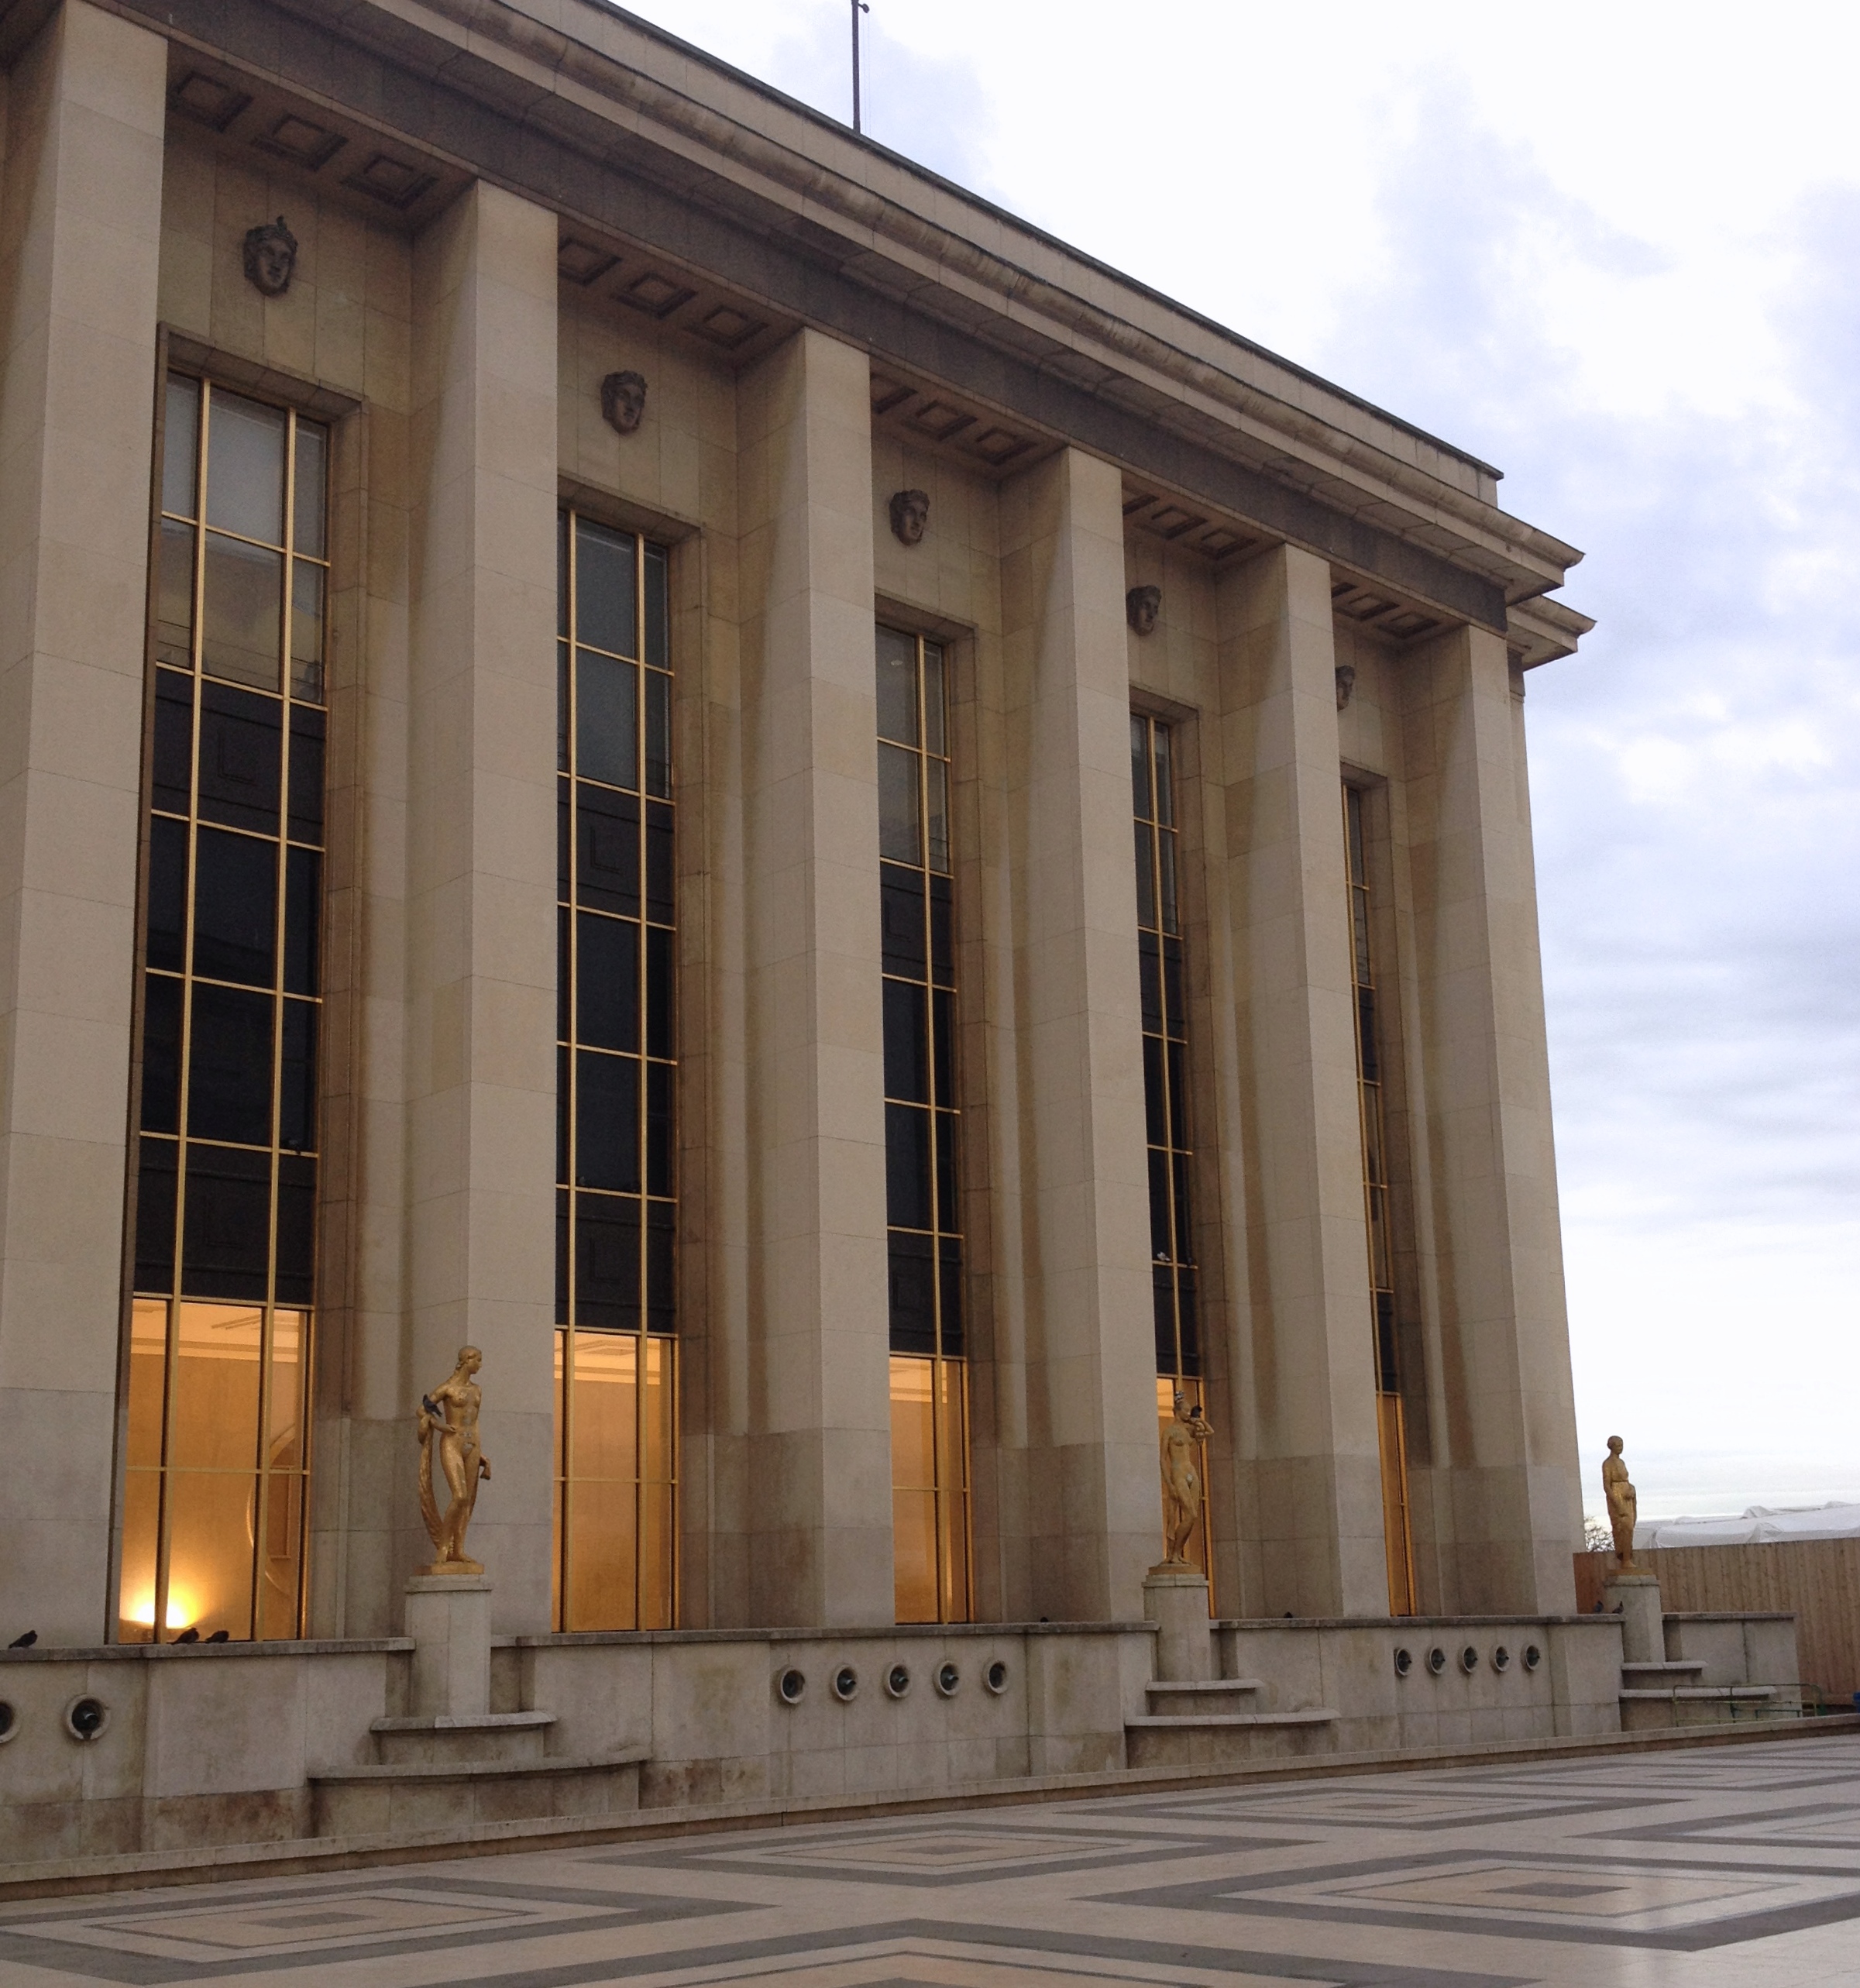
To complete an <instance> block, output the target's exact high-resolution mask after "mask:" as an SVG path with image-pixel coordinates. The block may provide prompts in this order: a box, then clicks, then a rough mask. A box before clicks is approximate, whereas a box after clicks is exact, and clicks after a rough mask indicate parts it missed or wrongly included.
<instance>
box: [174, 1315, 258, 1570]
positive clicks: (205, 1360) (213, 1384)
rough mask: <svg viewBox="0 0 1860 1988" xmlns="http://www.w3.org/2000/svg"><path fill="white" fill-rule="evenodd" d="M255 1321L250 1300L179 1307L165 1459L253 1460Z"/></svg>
mask: <svg viewBox="0 0 1860 1988" xmlns="http://www.w3.org/2000/svg"><path fill="white" fill-rule="evenodd" d="M263 1324H264V1314H263V1312H262V1311H260V1309H258V1307H257V1306H256V1305H181V1306H180V1308H179V1318H178V1321H177V1329H176V1333H175V1364H174V1407H173V1408H172V1410H171V1412H170V1418H169V1426H168V1462H169V1464H170V1467H174V1468H178V1469H188V1470H239V1471H246V1470H253V1469H255V1468H256V1466H257V1463H258V1384H259V1353H260V1340H261V1337H262V1328H263ZM241 1530H242V1531H243V1527H242V1528H241Z"/></svg>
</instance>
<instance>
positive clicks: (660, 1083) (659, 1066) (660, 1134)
mask: <svg viewBox="0 0 1860 1988" xmlns="http://www.w3.org/2000/svg"><path fill="white" fill-rule="evenodd" d="M646 1192H647V1193H648V1194H658V1195H669V1194H670V1193H671V1192H672V1066H671V1065H670V1064H669V1063H648V1065H646Z"/></svg>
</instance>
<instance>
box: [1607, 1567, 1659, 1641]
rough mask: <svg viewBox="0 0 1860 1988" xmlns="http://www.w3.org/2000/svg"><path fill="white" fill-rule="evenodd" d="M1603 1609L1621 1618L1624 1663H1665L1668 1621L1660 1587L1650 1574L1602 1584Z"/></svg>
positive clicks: (1619, 1577)
mask: <svg viewBox="0 0 1860 1988" xmlns="http://www.w3.org/2000/svg"><path fill="white" fill-rule="evenodd" d="M1602 1606H1603V1607H1604V1608H1606V1609H1607V1611H1608V1612H1609V1613H1610V1614H1611V1615H1614V1614H1618V1615H1620V1617H1621V1661H1622V1662H1623V1663H1665V1662H1666V1618H1665V1617H1664V1616H1663V1615H1662V1613H1661V1610H1660V1584H1659V1580H1657V1579H1656V1578H1655V1577H1654V1576H1653V1575H1652V1574H1616V1575H1615V1576H1614V1577H1613V1578H1612V1579H1611V1580H1607V1581H1604V1583H1603V1584H1602Z"/></svg>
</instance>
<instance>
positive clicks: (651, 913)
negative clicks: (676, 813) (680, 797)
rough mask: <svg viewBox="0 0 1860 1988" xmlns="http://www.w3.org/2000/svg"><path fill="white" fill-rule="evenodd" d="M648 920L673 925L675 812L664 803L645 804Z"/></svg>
mask: <svg viewBox="0 0 1860 1988" xmlns="http://www.w3.org/2000/svg"><path fill="white" fill-rule="evenodd" d="M646 916H647V917H648V918H650V919H652V920H654V921H655V923H658V924H661V925H669V924H670V923H671V922H672V810H671V809H669V807H666V806H665V803H663V802H662V801H649V802H648V803H647V804H646Z"/></svg>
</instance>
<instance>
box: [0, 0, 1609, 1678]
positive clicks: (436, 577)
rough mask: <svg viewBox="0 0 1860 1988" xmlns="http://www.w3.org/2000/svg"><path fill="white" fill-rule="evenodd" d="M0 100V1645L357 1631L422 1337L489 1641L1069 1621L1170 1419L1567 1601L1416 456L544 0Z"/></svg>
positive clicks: (1489, 881)
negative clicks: (1, 328)
mask: <svg viewBox="0 0 1860 1988" xmlns="http://www.w3.org/2000/svg"><path fill="white" fill-rule="evenodd" d="M0 59H3V60H4V61H5V64H6V86H5V177H4V198H3V201H0V308H3V310H4V313H5V342H4V355H3V363H4V366H5V375H4V392H3V393H0V461H3V462H4V464H5V474H4V477H3V478H0V685H3V686H4V687H3V690H0V796H4V806H3V807H0V1457H4V1458H5V1470H4V1473H3V1474H0V1513H3V1515H4V1518H3V1522H0V1536H3V1537H4V1539H5V1543H6V1545H5V1553H4V1554H0V1641H4V1640H5V1639H9V1638H10V1637H11V1636H12V1635H15V1634H18V1633H20V1632H25V1631H26V1630H29V1629H30V1630H33V1631H36V1632H37V1635H38V1638H39V1642H40V1648H41V1649H43V1650H57V1649H77V1648H79V1647H84V1648H89V1647H91V1646H110V1645H129V1646H136V1645H146V1646H151V1648H152V1647H153V1646H156V1645H166V1644H167V1643H169V1642H172V1640H173V1639H174V1638H175V1637H176V1636H178V1635H187V1636H192V1635H199V1636H200V1637H201V1639H208V1638H211V1637H214V1636H215V1635H221V1634H222V1632H223V1635H224V1639H225V1640H228V1641H230V1642H235V1643H239V1642H246V1641H248V1640H253V1641H259V1642H290V1643H295V1644H298V1645H302V1646H304V1647H305V1648H308V1647H310V1646H311V1644H313V1643H314V1644H315V1645H317V1646H325V1645H333V1644H342V1645H345V1646H353V1647H354V1648H355V1649H358V1650H359V1649H363V1648H364V1647H373V1643H371V1642H370V1639H374V1643H378V1642H380V1639H383V1638H387V1639H391V1638H393V1637H394V1636H395V1635H397V1632H399V1630H400V1629H401V1620H402V1615H401V1611H402V1594H403V1590H404V1585H405V1582H406V1580H407V1577H408V1576H409V1575H410V1574H411V1573H412V1572H413V1571H414V1569H415V1568H416V1567H418V1565H420V1564H421V1563H423V1562H424V1560H425V1559H426V1558H428V1556H429V1553H430V1549H429V1548H428V1543H427V1539H426V1536H425V1530H424V1529H423V1527H422V1524H421V1516H420V1512H419V1508H418V1501H417V1497H416V1490H415V1483H414V1459H415V1450H414V1444H413V1440H412V1435H411V1431H412V1428H413V1419H414V1414H415V1411H416V1409H417V1407H418V1403H419V1401H420V1398H421V1395H422V1393H423V1392H424V1391H426V1390H428V1389H430V1388H431V1387H432V1386H433V1385H434V1384H436V1383H437V1382H438V1381H440V1380H441V1379H442V1377H444V1376H445V1374H447V1373H448V1372H449V1371H450V1370H451V1368H452V1365H453V1362H454V1359H455V1356H456V1350H457V1349H458V1348H459V1347H460V1346H461V1345H463V1344H466V1343H470V1344H473V1345H475V1346H476V1347H478V1348H480V1350H481V1351H482V1353H483V1372H482V1375H481V1380H482V1383H483V1389H484V1402H485V1407H484V1414H483V1440H484V1448H485V1451H486V1455H487V1456H488V1457H489V1458H490V1460H491V1463H492V1465H493V1471H494V1475H493V1477H492V1478H491V1480H490V1482H489V1483H487V1484H486V1485H485V1486H484V1488H483V1492H482V1494H481V1495H480V1501H479V1505H478V1511H477V1516H476V1521H475V1522H474V1525H473V1532H472V1535H471V1538H472V1543H473V1551H474V1552H475V1553H476V1554H477V1555H478V1556H479V1557H480V1558H481V1559H482V1560H483V1563H484V1564H485V1566H486V1570H487V1572H488V1574H489V1576H490V1579H491V1580H492V1582H493V1608H494V1623H493V1626H494V1628H495V1629H496V1630H497V1632H498V1633H499V1634H500V1635H504V1636H511V1637H520V1638H524V1639H541V1640H540V1642H538V1643H537V1644H536V1647H538V1648H539V1649H541V1648H545V1647H546V1646H548V1644H549V1641H550V1639H552V1638H556V1637H560V1636H563V1635H569V1634H573V1633H579V1634H584V1635H605V1636H607V1637H610V1638H611V1639H615V1641H616V1642H620V1643H624V1639H625V1637H626V1635H627V1634H629V1633H632V1632H645V1631H651V1630H672V1629H676V1630H679V1631H682V1632H693V1633H695V1632H724V1631H742V1630H751V1629H753V1630H767V1631H775V1630H781V1631H795V1632H821V1631H841V1630H844V1631H847V1632H853V1631H859V1632H865V1631H871V1630H877V1629H884V1628H886V1627H888V1626H889V1625H892V1624H893V1623H894V1622H905V1623H910V1622H964V1621H968V1622H975V1623H979V1624H1002V1625H1008V1624H1037V1623H1040V1622H1050V1623H1055V1624H1058V1623H1074V1624H1081V1625H1101V1627H1102V1625H1112V1624H1119V1623H1125V1624H1127V1623H1130V1622H1136V1621H1139V1620H1140V1618H1141V1617H1142V1615H1143V1588H1142V1584H1143V1578H1144V1575H1145V1572H1146V1570H1147V1568H1149V1567H1150V1566H1151V1564H1152V1563H1155V1562H1157V1561H1158V1560H1160V1558H1161V1556H1162V1543H1163V1535H1162V1524H1163V1520H1162V1508H1161V1505H1162V1500H1161V1492H1160V1486H1159V1477H1158V1467H1157V1441H1158V1429H1159V1415H1160V1416H1162V1417H1163V1418H1164V1419H1167V1418H1168V1417H1169V1416H1170V1415H1171V1412H1172V1410H1171V1399H1172V1397H1173V1396H1174V1393H1175V1392H1176V1391H1177V1390H1178V1389H1180V1390H1181V1391H1182V1392H1183V1393H1184V1395H1186V1396H1187V1397H1188V1402H1189V1405H1190V1406H1191V1407H1195V1406H1198V1407H1199V1408H1200V1409H1201V1410H1202V1412H1204V1413H1205V1416H1206V1418H1207V1419H1208V1422H1209V1423H1210V1424H1211V1426H1212V1432H1213V1433H1212V1437H1211V1438H1210V1439H1208V1443H1207V1444H1206V1447H1205V1473H1204V1474H1205V1479H1206V1486H1207V1495H1206V1500H1205V1508H1204V1510H1203V1512H1202V1514H1201V1515H1200V1516H1199V1519H1198V1522H1197V1526H1196V1529H1195V1537H1194V1539H1193V1540H1192V1541H1191V1546H1190V1557H1191V1559H1192V1560H1195V1561H1196V1562H1197V1563H1198V1564H1199V1565H1200V1566H1201V1567H1203V1568H1205V1570H1207V1572H1208V1574H1209V1575H1210V1577H1211V1578H1212V1597H1213V1603H1212V1605H1213V1608H1214V1611H1215V1614H1216V1615H1218V1616H1219V1617H1220V1618H1223V1619H1226V1620H1257V1619H1260V1618H1283V1617H1284V1616H1285V1615H1288V1614H1289V1615H1291V1616H1293V1617H1294V1618H1299V1619H1301V1620H1303V1619H1308V1618H1344V1617H1350V1618H1387V1617H1389V1616H1391V1615H1412V1614H1417V1613H1418V1614H1423V1615H1484V1616H1512V1617H1532V1618H1536V1617H1544V1616H1551V1615H1562V1614H1566V1613H1568V1612H1569V1610H1570V1609H1571V1608H1572V1606H1573V1591H1572V1583H1571V1573H1570V1552H1571V1549H1572V1547H1573V1546H1574V1545H1575V1544H1576V1543H1577V1536H1578V1532H1579V1517H1578V1496H1577V1488H1576V1487H1577V1474H1576V1457H1575V1429H1574V1420H1573V1409H1572V1403H1571V1391H1570V1379H1569V1353H1568V1346H1567V1340H1566V1328H1565V1320H1564V1311H1563V1282H1562V1273H1561V1267H1560V1260H1559V1242H1558V1224H1557V1207H1556V1180H1555V1171H1554V1164H1553V1157H1552V1140H1551V1127H1550V1112H1549V1089H1548V1082H1547V1076H1546V1068H1545V1043H1544V1020H1543V1009H1542V991H1541V979H1540V972H1539V958H1538V950H1537V934H1536V913H1535V896H1534V883H1533V868H1532V845H1531V827H1530V809H1529V801H1528V790H1527V786H1526V778H1525V745H1524V724H1523V704H1522V700H1523V696H1524V684H1525V672H1527V671H1528V669H1531V668H1532V667H1534V666H1537V665H1539V664H1541V663H1543V662H1548V661H1552V660H1553V659H1556V658H1558V657H1559V656H1563V655H1567V654H1569V652H1571V651H1572V650H1573V648H1574V647H1575V645H1576V641H1577V639H1578V638H1579V636H1580V634H1581V633H1582V632H1583V631H1584V630H1585V629H1586V628H1587V627H1588V625H1589V624H1588V623H1587V621H1586V620H1585V619H1584V618H1583V617H1582V616H1580V614H1576V613H1575V612H1574V611H1573V610H1571V609H1569V608H1568V607H1564V606H1562V605H1560V604H1558V603H1557V602H1556V601H1555V600H1552V599H1551V598H1550V595H1551V594H1552V593H1553V592H1554V590H1556V588H1558V587H1559V586H1560V585H1561V584H1562V583H1563V578H1564V575H1565V572H1566V569H1567V567H1568V566H1569V565H1571V564H1572V563H1573V561H1574V560H1575V559H1576V557H1577V555H1576V553H1575V552H1573V550H1572V549H1570V548H1569V547H1568V546H1566V545H1562V544H1560V543H1559V542H1558V541H1556V539H1555V538H1552V537H1550V536H1549V535H1547V534H1546V533H1545V532H1543V531H1539V530H1538V529H1537V528H1535V527H1533V526H1531V525H1526V524H1525V523H1523V522H1521V521H1520V520H1518V519H1517V518H1513V517H1511V516H1510V515H1508V514H1507V513H1506V512H1505V511H1504V510H1503V509H1502V508H1501V506H1500V504H1499V502H1498V493H1497V473H1496V472H1495V471H1494V470H1493V469H1490V468H1488V467H1487V466H1485V465H1484V464H1483V463H1479V462H1477V461H1476V460H1475V459H1473V458H1471V457H1470V456H1466V455H1465V454H1463V452H1459V450H1457V449H1453V448H1452V447H1450V446H1449V445H1446V444H1445V443H1442V442H1439V441H1436V440H1435V439H1433V438H1432V437H1430V436H1429V435H1425V434H1423V433H1422V432H1419V431H1418V430H1417V429H1415V428H1413V427H1411V426H1410V425H1407V424H1406V423H1404V422H1403V421H1400V420H1398V419H1396V418H1393V417H1391V416H1390V415H1388V414H1384V413H1383V412H1381V411H1378V410H1377V409H1376V408H1373V407H1370V406H1369V405H1367V404H1365V403H1363V401H1360V400H1358V399H1356V398H1355V397H1353V396H1351V395H1350V394H1348V393H1346V392H1344V391H1343V390H1340V389H1338V388H1336V387H1332V386H1330V385H1329V384H1327V383H1325V382H1323V381H1322V380H1318V379H1316V378H1314V377H1312V376H1311V375H1309V374H1308V373H1304V372H1301V370H1298V368H1297V367H1295V366H1291V365H1290V364H1288V363H1285V362H1284V361H1283V360H1281V359H1277V358H1275V357H1274V356H1272V355H1270V354H1269V353H1266V352H1263V351H1262V350H1260V349H1259V348H1257V347H1256V346H1253V345H1250V344H1249V343H1247V342H1246V341H1245V340H1243V339H1239V338H1238V337H1236V336H1235V335H1232V334H1231V333H1229V332H1226V331H1224V330H1222V328H1219V327H1218V326H1216V325H1212V324H1210V323H1208V322H1205V320H1203V319H1201V318H1198V317H1196V316H1195V315H1192V314H1191V313H1190V312H1188V311H1184V310H1183V309H1181V308H1178V307H1177V306H1175V305H1174V304H1171V303H1169V302H1168V301H1166V300H1165V299H1164V298H1160V297H1158V296H1157V295H1155V294H1153V293H1151V292H1150V291H1147V290H1145V289H1143V287H1140V285H1137V284H1134V283H1132V282H1130V281H1129V280H1126V279H1124V278H1123V277H1119V276H1118V275H1117V274H1116V273H1114V272H1112V271H1111V270H1108V269H1105V268H1104V267H1101V266H1099V265H1098V264H1096V263H1093V262H1092V261H1090V260H1088V259H1087V258H1085V257H1084V256H1081V255H1079V254H1078V253H1074V252H1073V251H1072V250H1071V249H1068V248H1067V247H1065V246H1064V245H1063V244H1061V243H1060V242H1056V241H1054V240H1052V239H1050V238H1048V237H1047V236H1043V235H1041V234H1040V232H1037V230H1035V229H1031V228H1029V227H1027V226H1026V225H1023V224H1022V223H1020V222H1016V220H1014V219H1013V218H1011V217H1010V216H1009V215H1004V214H1002V213H1001V212H998V211H996V210H995V209H992V208H989V207H988V205H985V203H983V202H982V201H978V200H976V199H975V198H971V197H970V196H968V195H967V194H964V193H962V192H961V191H959V190H958V189H957V188H955V187H951V186H950V185H948V184H945V183H944V182H942V181H939V180H937V178H935V177H933V176H932V175H930V174H927V173H924V172H923V171H921V170H919V169H917V168H916V167H913V166H912V165H910V164H909V163H908V162H906V161H905V160H901V159H899V158H897V157H896V156H893V155H892V154H890V153H887V152H885V150H882V148H880V147H878V146H875V145H873V144H872V143H870V142H868V141H866V140H864V139H860V138H858V137H856V136H854V135H852V134H851V133H850V132H847V131H846V130H844V129H842V128H841V127H840V126H837V125H835V124H834V123H832V122H829V121H827V120H825V119H822V118H820V117H818V116H817V115H814V114H813V113H812V112H809V111H807V110H806V109H804V108H802V107H800V106H799V105H795V104H793V103H792V102H789V101H787V100H786V99H785V98H782V97H780V96H779V95H776V94H775V93H774V92H772V91H768V90H766V89H765V88H762V87H761V86H759V85H758V84H755V83H753V82H751V81H749V80H748V79H746V78H745V77H742V76H741V75H738V74H735V73H734V72H732V71H729V70H727V69H726V68H724V67H722V66H721V65H720V64H716V63H713V62H712V61H710V60H708V59H707V58H705V57H702V56H700V55H699V54H697V53H695V52H694V51H693V50H690V49H689V48H686V47H684V46H681V45H679V43H676V42H674V41H672V40H670V39H669V38H668V37H666V36H663V35H662V34H660V33H657V32H656V31H655V30H653V29H649V28H647V27H645V26H643V25H641V24H640V23H638V22H635V21H634V20H632V19H630V18H629V17H627V15H624V14H621V13H618V12H614V11H613V10H611V9H608V8H607V7H606V6H604V5H598V4H596V0H483V3H482V4H472V5H466V4H464V3H463V0H394V4H390V0H349V4H345V5H342V6H339V7H338V6H332V5H328V4H326V3H325V0H317V3H316V4H312V0H161V4H160V5H156V4H153V0H147V4H144V0H60V3H59V4H57V5H47V4H34V0H12V4H10V5H0ZM1133 850H1134V851H1135V860H1134V861H1133ZM565 1647H566V1646H565ZM576 1647H580V1646H576ZM338 1660H339V1659H337V1658H335V1657H333V1656H332V1662H334V1661H338Z"/></svg>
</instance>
